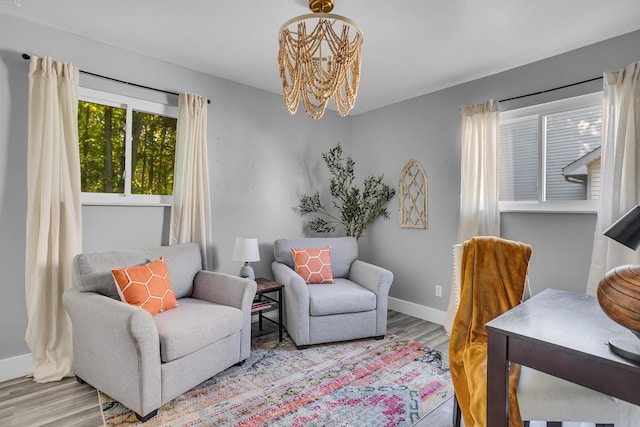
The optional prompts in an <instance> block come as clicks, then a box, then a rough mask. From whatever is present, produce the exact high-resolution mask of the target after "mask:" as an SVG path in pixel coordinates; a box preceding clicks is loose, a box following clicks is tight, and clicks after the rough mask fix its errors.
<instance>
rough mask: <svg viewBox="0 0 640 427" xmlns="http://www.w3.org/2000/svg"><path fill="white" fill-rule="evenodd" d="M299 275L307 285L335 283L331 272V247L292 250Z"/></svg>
mask: <svg viewBox="0 0 640 427" xmlns="http://www.w3.org/2000/svg"><path fill="white" fill-rule="evenodd" d="M291 253H292V254H293V262H294V264H295V266H296V273H298V274H299V275H300V276H302V278H303V279H304V281H305V282H307V283H334V282H333V271H332V270H331V246H327V247H326V248H318V249H298V248H291Z"/></svg>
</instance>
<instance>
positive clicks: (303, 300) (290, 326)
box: [271, 261, 310, 346]
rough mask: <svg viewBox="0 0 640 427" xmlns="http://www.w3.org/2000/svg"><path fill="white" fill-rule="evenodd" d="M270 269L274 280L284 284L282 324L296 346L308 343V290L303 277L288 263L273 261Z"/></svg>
mask: <svg viewBox="0 0 640 427" xmlns="http://www.w3.org/2000/svg"><path fill="white" fill-rule="evenodd" d="M271 271H272V272H273V277H274V278H275V281H276V282H278V283H281V284H283V285H284V289H283V295H284V305H283V308H284V325H285V327H286V328H287V332H288V333H289V335H291V338H293V341H294V342H295V343H296V345H298V346H302V345H308V344H309V343H310V339H309V291H308V290H307V284H306V283H305V281H304V279H303V278H302V277H301V276H300V275H299V274H298V273H296V272H295V271H294V270H292V269H291V268H290V267H289V266H288V265H286V264H283V263H280V262H278V261H274V262H273V263H272V264H271Z"/></svg>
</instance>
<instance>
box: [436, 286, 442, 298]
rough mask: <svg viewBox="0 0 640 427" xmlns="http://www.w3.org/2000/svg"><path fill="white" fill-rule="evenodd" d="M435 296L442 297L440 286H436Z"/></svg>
mask: <svg viewBox="0 0 640 427" xmlns="http://www.w3.org/2000/svg"><path fill="white" fill-rule="evenodd" d="M436 296H437V297H441V296H442V285H436Z"/></svg>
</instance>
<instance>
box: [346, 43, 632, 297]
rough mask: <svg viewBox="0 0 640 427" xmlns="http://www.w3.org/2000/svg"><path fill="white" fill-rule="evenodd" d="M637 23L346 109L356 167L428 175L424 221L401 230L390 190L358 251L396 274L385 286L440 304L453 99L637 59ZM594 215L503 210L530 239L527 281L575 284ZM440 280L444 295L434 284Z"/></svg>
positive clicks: (455, 199)
mask: <svg viewBox="0 0 640 427" xmlns="http://www.w3.org/2000/svg"><path fill="white" fill-rule="evenodd" d="M638 46H640V32H634V33H630V34H628V35H625V36H621V37H618V38H615V39H611V40H608V41H605V42H602V43H598V44H595V45H592V46H588V47H586V48H583V49H578V50H575V51H572V52H569V53H566V54H563V55H559V56H556V57H553V58H549V59H546V60H544V61H540V62H536V63H532V64H529V65H525V66H522V67H519V68H515V69H512V70H509V71H506V72H503V73H500V74H496V75H492V76H489V77H486V78H482V79H479V80H475V81H472V82H469V83H465V84H461V85H458V86H455V87H451V88H448V89H444V90H441V91H438V92H435V93H431V94H427V95H424V96H420V97H417V98H414V99H411V100H408V101H405V102H401V103H398V104H395V105H391V106H388V107H385V108H381V109H378V110H376V111H372V112H369V113H364V114H360V115H358V116H355V117H354V118H353V157H354V159H355V160H356V162H357V167H358V168H359V169H358V170H359V171H362V173H363V174H372V173H373V174H379V173H384V175H385V177H386V178H387V181H388V182H389V183H393V184H394V185H398V180H399V176H400V172H401V170H402V168H403V166H404V165H405V164H406V163H407V162H408V161H409V160H410V159H416V160H418V161H419V162H420V163H421V164H422V166H423V167H424V170H425V173H426V174H427V177H428V189H429V190H428V211H429V212H428V215H429V216H428V225H429V228H428V229H427V230H415V229H400V228H399V225H398V218H397V203H398V201H397V197H396V199H395V200H394V205H393V209H392V211H393V213H394V215H393V216H392V219H391V220H390V221H378V222H377V223H375V224H374V226H373V227H372V229H371V230H369V232H368V234H367V235H366V236H365V238H364V239H363V240H362V243H363V244H361V252H364V253H365V256H367V257H368V258H370V259H371V260H373V262H376V263H379V264H381V265H383V266H385V267H388V268H390V269H391V270H392V271H393V272H394V274H395V280H394V284H393V286H392V287H391V291H390V295H391V296H392V297H395V298H398V299H400V300H403V301H409V302H413V303H416V304H418V305H420V306H427V307H431V308H435V309H437V310H446V308H447V304H448V300H449V291H450V283H451V245H452V244H453V243H456V239H457V227H458V212H459V197H460V161H459V159H460V106H462V105H465V104H475V103H479V102H484V101H486V100H489V99H498V100H500V99H506V98H510V97H514V96H519V95H524V94H529V93H535V92H538V91H542V90H546V89H550V88H554V87H559V86H562V85H566V84H570V83H574V82H580V81H583V80H586V79H589V78H592V77H597V76H601V75H602V73H603V71H606V70H612V69H618V68H622V67H625V66H626V65H628V64H629V63H631V62H634V61H637V60H640V51H638ZM601 89H602V81H601V80H599V81H596V82H594V83H589V84H583V85H579V86H575V87H572V88H569V89H563V90H558V91H554V92H550V93H547V94H545V95H539V96H531V97H526V98H522V99H520V100H517V101H509V102H504V103H501V110H502V111H505V110H508V109H513V108H518V107H523V106H526V105H532V104H537V103H541V102H547V101H551V100H554V99H559V98H563V97H567V96H575V95H579V94H584V93H591V92H595V91H598V90H601ZM594 227H595V214H549V213H503V214H502V215H501V229H502V231H501V234H502V236H503V237H505V238H508V239H513V240H521V241H525V242H528V243H530V244H531V245H532V246H533V255H532V260H531V286H532V292H533V293H534V294H535V293H537V292H539V291H541V290H543V289H545V288H547V287H554V288H560V289H567V290H573V291H577V292H584V291H585V290H586V282H587V275H588V271H589V265H590V262H591V249H592V243H593V233H594ZM437 284H440V285H443V287H444V290H443V297H442V298H438V297H436V296H435V285H437Z"/></svg>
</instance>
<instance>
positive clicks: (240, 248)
mask: <svg viewBox="0 0 640 427" xmlns="http://www.w3.org/2000/svg"><path fill="white" fill-rule="evenodd" d="M233 260H234V261H242V262H253V261H260V252H259V251H258V239H256V238H246V237H237V238H236V244H235V247H234V248H233Z"/></svg>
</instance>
